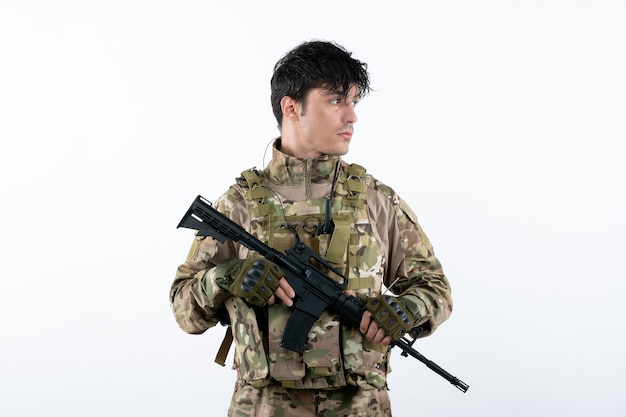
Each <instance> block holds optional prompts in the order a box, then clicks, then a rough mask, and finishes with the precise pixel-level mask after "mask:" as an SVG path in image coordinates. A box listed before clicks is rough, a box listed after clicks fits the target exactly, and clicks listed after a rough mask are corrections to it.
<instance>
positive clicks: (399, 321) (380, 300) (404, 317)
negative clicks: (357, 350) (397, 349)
mask: <svg viewBox="0 0 626 417" xmlns="http://www.w3.org/2000/svg"><path fill="white" fill-rule="evenodd" d="M414 323H415V319H414V318H413V315H412V314H411V313H410V311H409V310H408V309H407V308H406V307H405V305H404V304H403V303H402V302H401V301H400V299H399V298H396V297H391V296H389V295H379V296H378V297H373V298H370V299H368V300H367V302H366V303H365V312H364V313H363V318H362V319H361V326H360V330H361V332H362V333H363V334H364V335H365V337H366V339H367V340H369V341H371V342H373V343H378V344H381V345H383V346H386V345H388V344H389V343H391V342H395V341H398V340H400V339H402V337H403V336H404V335H405V334H406V333H407V332H408V331H409V330H411V329H412V328H413V325H414Z"/></svg>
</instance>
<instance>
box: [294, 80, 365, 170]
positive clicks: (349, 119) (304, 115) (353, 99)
mask: <svg viewBox="0 0 626 417" xmlns="http://www.w3.org/2000/svg"><path fill="white" fill-rule="evenodd" d="M358 100H359V97H358V89H357V88H356V87H354V86H353V87H351V88H350V91H348V95H347V96H344V95H342V94H337V93H334V92H331V91H329V90H327V89H324V88H313V89H311V90H310V91H309V92H308V93H307V95H306V97H305V98H304V101H303V102H302V103H299V109H298V123H297V124H296V128H295V132H294V133H295V134H296V140H297V141H298V147H299V149H300V152H299V153H300V155H297V156H298V157H301V158H314V157H318V156H320V155H322V154H326V155H345V154H346V153H348V148H349V147H350V140H351V139H352V133H353V131H354V128H353V125H354V123H356V121H357V116H356V112H355V110H354V106H355V105H356V104H357V102H358Z"/></svg>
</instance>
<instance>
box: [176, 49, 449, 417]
mask: <svg viewBox="0 0 626 417" xmlns="http://www.w3.org/2000/svg"><path fill="white" fill-rule="evenodd" d="M369 83H370V82H369V74H368V72H367V65H366V64H365V63H362V62H360V61H358V60H357V59H355V58H353V57H352V56H351V53H350V52H348V51H346V50H345V49H344V48H343V47H341V46H339V45H337V44H335V43H331V42H323V41H312V42H305V43H303V44H301V45H299V46H297V47H296V48H295V49H293V50H292V51H290V52H288V53H287V54H286V55H285V56H284V57H283V58H282V59H280V60H279V61H278V63H277V64H276V66H275V68H274V74H273V76H272V80H271V88H272V94H271V102H272V108H273V111H274V114H275V116H276V120H277V121H278V126H279V130H280V137H279V138H278V139H276V141H275V142H274V144H273V148H272V152H273V154H272V159H271V161H270V162H269V165H268V166H267V168H265V169H264V170H262V171H256V170H255V169H249V170H246V171H244V172H242V174H241V177H240V178H238V179H237V181H236V183H235V184H234V185H233V186H231V187H230V189H229V190H228V191H226V193H225V194H223V195H222V196H221V197H220V198H219V199H218V200H217V201H216V203H215V204H214V207H216V208H217V210H219V211H220V212H221V213H223V214H225V215H226V216H227V217H229V218H230V219H232V220H233V221H235V222H236V223H238V224H240V225H242V226H243V227H244V228H245V229H246V230H248V231H249V232H250V233H251V234H252V235H254V236H255V237H257V238H258V239H260V240H261V241H263V242H264V243H266V244H267V245H269V246H271V247H273V248H276V249H278V250H281V251H284V250H285V249H287V248H289V247H291V246H292V245H293V244H294V242H295V239H296V237H297V239H299V240H300V241H301V242H304V243H306V244H307V245H308V246H309V247H311V248H312V249H314V250H315V251H316V252H317V253H319V254H320V255H321V256H322V257H323V258H325V259H326V261H328V262H329V263H330V264H331V265H333V266H334V267H335V268H336V269H338V270H339V271H341V272H342V273H343V275H344V276H346V277H347V278H348V280H349V281H348V293H349V294H353V295H356V296H357V297H359V298H360V299H361V300H362V301H363V302H364V303H365V305H366V309H365V312H364V313H363V317H362V319H361V324H360V327H359V328H358V329H355V328H351V327H348V326H345V325H342V323H341V322H340V319H339V317H338V315H337V314H336V313H334V312H332V311H328V310H326V311H324V313H323V314H322V315H321V317H320V318H319V319H318V320H317V321H316V322H315V324H314V326H313V327H312V328H311V330H310V332H309V334H308V340H307V343H306V345H305V350H304V352H303V353H302V354H300V353H297V352H294V351H291V350H287V349H284V348H282V347H281V346H280V340H281V336H282V333H283V330H284V328H285V324H286V322H287V319H288V317H289V315H290V311H291V306H292V305H293V300H294V299H296V294H295V293H294V290H293V288H292V287H291V286H290V285H289V283H288V282H287V280H286V279H285V278H284V276H283V273H282V271H280V269H278V268H277V267H276V265H274V264H272V263H271V262H270V261H267V260H263V259H262V258H260V257H259V255H258V254H255V253H253V252H252V251H248V250H247V249H246V248H245V247H243V246H241V245H239V244H237V243H233V242H232V241H229V240H226V241H225V242H224V243H223V244H221V243H218V242H217V241H216V240H214V239H213V238H211V237H206V238H205V237H196V238H195V240H194V242H193V244H192V247H191V250H190V252H189V255H188V259H187V261H186V262H185V263H183V264H182V265H180V266H179V268H178V271H177V273H176V278H175V280H174V282H173V284H172V287H171V292H170V299H171V306H172V310H173V311H174V314H175V317H176V321H177V322H178V324H179V325H180V327H181V328H182V329H183V330H184V331H186V332H189V333H193V334H198V333H203V332H204V331H206V330H207V329H209V328H210V327H213V326H215V325H216V324H217V323H218V322H220V321H223V322H227V323H230V331H231V332H232V336H233V338H234V345H235V354H234V369H235V370H236V371H237V382H236V385H235V391H234V394H233V397H232V400H231V405H230V409H229V414H228V415H229V416H231V415H232V416H235V415H237V416H239V415H254V416H274V417H277V416H293V415H297V416H322V415H323V416H325V417H330V416H390V415H391V405H390V400H389V397H388V392H387V382H386V378H387V374H388V372H389V357H390V348H389V345H390V343H391V342H393V341H394V340H397V339H398V338H399V335H400V334H403V333H405V332H407V331H412V330H414V329H416V328H419V329H420V331H421V332H422V333H421V337H423V336H427V335H429V334H431V333H432V332H433V331H434V330H435V329H436V328H437V326H438V325H439V324H441V323H442V322H443V321H445V320H446V319H447V318H448V317H449V316H450V313H451V311H452V299H451V295H450V285H449V283H448V280H447V279H446V277H445V276H444V273H443V270H442V268H441V265H440V263H439V261H438V260H437V258H436V257H435V255H434V252H433V248H432V246H431V244H430V242H429V241H428V238H427V237H426V235H425V234H424V232H423V231H422V229H421V227H420V226H419V224H418V222H417V218H416V216H415V214H414V213H413V211H412V210H411V209H410V208H409V206H408V205H407V204H406V203H405V202H404V201H403V200H402V199H401V198H400V197H399V196H398V195H397V194H396V193H395V192H394V191H393V190H392V189H391V188H390V187H388V186H386V185H385V184H383V183H381V182H380V181H378V180H377V179H375V178H373V177H372V176H371V175H370V174H368V173H367V172H366V170H365V169H364V168H363V167H361V166H359V165H356V164H348V163H346V162H345V161H343V160H342V158H341V156H342V155H345V154H346V153H347V152H348V148H349V145H350V141H351V139H352V136H353V132H354V124H355V123H356V122H357V116H356V113H355V105H356V104H357V103H358V101H359V100H360V99H361V98H363V97H364V96H366V95H367V94H368V93H369V91H370V84H369ZM328 209H330V210H328ZM259 260H261V262H260V263H259ZM253 265H254V266H253ZM251 269H255V271H254V272H253V273H250V272H251ZM251 282H252V285H251ZM383 285H384V286H385V287H387V288H389V292H388V293H387V294H384V295H383V294H381V293H382V291H383V290H382V286H383ZM268 288H269V289H268ZM263 290H265V291H263ZM390 294H393V296H392V295H390ZM387 316H391V317H392V319H389V317H387ZM397 322H401V323H403V322H404V323H408V324H406V325H405V326H404V327H403V328H401V329H400V331H398V328H397V326H398V325H397ZM221 353H222V355H223V353H224V352H221Z"/></svg>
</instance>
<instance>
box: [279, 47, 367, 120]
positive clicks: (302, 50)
mask: <svg viewBox="0 0 626 417" xmlns="http://www.w3.org/2000/svg"><path fill="white" fill-rule="evenodd" d="M352 85H356V87H357V88H358V90H359V92H358V95H359V96H358V97H359V98H363V97H364V96H365V95H367V94H368V93H369V92H370V80H369V74H368V72H367V64H366V63H364V62H361V61H359V60H357V59H355V58H352V53H351V52H349V51H347V50H346V49H345V48H343V47H342V46H339V45H337V44H336V43H333V42H326V41H309V42H304V43H302V44H300V45H298V46H297V47H295V48H294V49H292V50H291V51H289V52H288V53H287V54H286V55H285V56H283V57H282V58H281V59H280V60H279V61H278V62H277V63H276V65H275V66H274V75H272V81H271V88H272V95H271V101H272V110H273V112H274V116H275V117H276V121H277V122H278V126H279V127H280V126H281V125H282V122H283V112H282V110H281V108H280V101H281V100H282V98H283V97H285V96H288V97H291V98H293V99H294V100H296V101H302V100H304V98H305V96H306V93H307V92H308V91H309V90H310V89H311V88H327V89H328V90H330V91H332V92H333V93H337V94H342V95H344V96H347V95H348V92H349V90H350V87H351V86H352Z"/></svg>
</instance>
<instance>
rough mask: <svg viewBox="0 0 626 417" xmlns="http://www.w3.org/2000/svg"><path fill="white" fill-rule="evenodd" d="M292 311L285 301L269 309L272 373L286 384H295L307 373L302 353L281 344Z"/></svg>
mask: <svg viewBox="0 0 626 417" xmlns="http://www.w3.org/2000/svg"><path fill="white" fill-rule="evenodd" d="M290 314H291V312H290V310H289V309H288V307H287V306H285V305H284V304H283V303H278V304H274V305H272V306H270V307H269V309H268V324H269V334H268V345H269V366H270V369H269V371H270V375H271V376H272V378H274V379H275V380H277V381H280V382H281V383H283V384H284V385H286V386H289V385H293V384H295V381H298V380H301V379H302V378H304V375H305V368H304V362H303V361H302V355H301V354H299V353H298V352H294V351H292V350H289V349H285V348H283V347H281V346H280V341H281V337H282V335H283V330H284V328H285V325H286V324H287V320H288V319H289V316H290Z"/></svg>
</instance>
